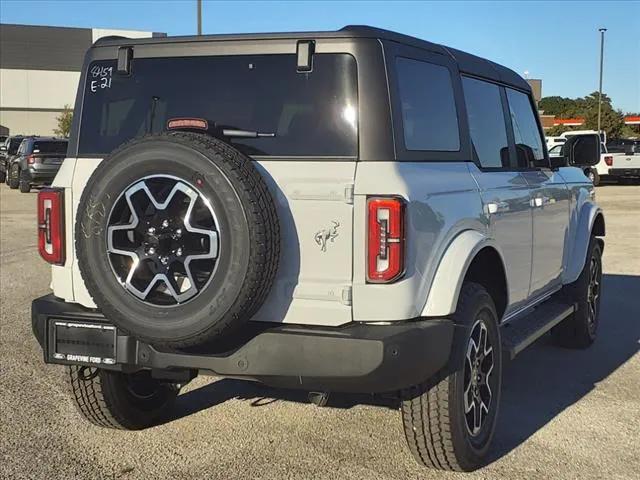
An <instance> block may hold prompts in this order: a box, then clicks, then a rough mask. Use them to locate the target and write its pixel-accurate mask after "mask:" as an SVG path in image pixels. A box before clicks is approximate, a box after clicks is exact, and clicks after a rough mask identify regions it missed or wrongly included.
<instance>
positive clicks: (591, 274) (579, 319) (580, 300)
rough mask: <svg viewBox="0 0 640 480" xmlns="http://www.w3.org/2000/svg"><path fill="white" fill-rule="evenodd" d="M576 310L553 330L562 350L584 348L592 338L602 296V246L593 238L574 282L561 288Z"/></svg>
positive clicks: (589, 343) (592, 340)
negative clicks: (580, 270)
mask: <svg viewBox="0 0 640 480" xmlns="http://www.w3.org/2000/svg"><path fill="white" fill-rule="evenodd" d="M563 293H564V295H565V296H566V297H567V299H568V300H569V301H570V302H572V303H574V304H575V305H576V307H577V309H576V311H575V312H574V313H573V314H572V315H571V316H569V317H567V318H566V319H565V320H563V321H562V322H561V323H560V324H559V325H558V326H556V327H555V328H554V329H553V336H554V339H555V341H556V343H557V344H558V345H560V346H562V347H565V348H587V347H589V346H590V345H591V344H592V343H593V342H594V340H595V339H596V334H597V331H598V324H599V317H600V298H601V296H602V247H601V246H600V242H599V241H598V239H597V238H596V237H594V236H592V237H591V240H590V241H589V247H588V249H587V257H586V260H585V263H584V267H582V272H581V273H580V276H579V277H578V279H577V280H576V281H575V282H573V283H571V284H569V285H566V286H565V287H564V289H563Z"/></svg>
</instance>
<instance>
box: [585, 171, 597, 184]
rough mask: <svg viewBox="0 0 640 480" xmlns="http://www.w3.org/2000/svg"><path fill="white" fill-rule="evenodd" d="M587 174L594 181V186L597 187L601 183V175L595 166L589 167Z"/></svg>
mask: <svg viewBox="0 0 640 480" xmlns="http://www.w3.org/2000/svg"><path fill="white" fill-rule="evenodd" d="M586 174H587V178H588V179H589V180H591V183H593V186H594V187H597V186H598V185H600V175H598V172H597V171H596V169H595V168H590V169H588V171H587V172H586Z"/></svg>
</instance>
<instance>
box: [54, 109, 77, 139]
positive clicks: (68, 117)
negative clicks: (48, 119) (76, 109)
mask: <svg viewBox="0 0 640 480" xmlns="http://www.w3.org/2000/svg"><path fill="white" fill-rule="evenodd" d="M56 121H57V122H58V127H57V128H56V129H55V130H54V133H55V134H56V135H58V136H60V137H68V136H69V134H70V133H71V122H72V121H73V110H71V107H69V105H65V106H64V110H63V111H62V112H60V115H58V118H56Z"/></svg>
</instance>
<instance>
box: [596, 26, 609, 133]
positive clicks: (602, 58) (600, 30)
mask: <svg viewBox="0 0 640 480" xmlns="http://www.w3.org/2000/svg"><path fill="white" fill-rule="evenodd" d="M598 31H599V32H600V89H599V90H598V133H600V131H601V130H600V128H601V125H600V120H601V116H602V64H603V61H604V32H606V31H607V29H606V28H599V29H598Z"/></svg>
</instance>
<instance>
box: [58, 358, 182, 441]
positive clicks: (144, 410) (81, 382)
mask: <svg viewBox="0 0 640 480" xmlns="http://www.w3.org/2000/svg"><path fill="white" fill-rule="evenodd" d="M69 380H70V385H71V393H72V396H73V400H74V401H75V404H76V406H77V407H78V409H79V410H80V413H82V415H83V416H84V417H85V418H86V419H87V420H88V421H89V422H91V423H93V424H95V425H98V426H100V427H107V428H115V429H120V430H141V429H143V428H148V427H152V426H154V425H157V424H158V423H159V421H160V420H161V419H162V417H163V416H164V415H166V413H167V412H168V410H170V409H171V407H172V405H173V402H174V400H175V398H176V396H177V395H178V390H179V389H178V387H177V385H175V384H172V383H164V382H161V381H159V380H157V379H154V378H152V377H151V375H150V373H149V372H148V371H141V372H136V373H131V374H125V373H120V372H112V371H109V370H103V369H100V368H91V367H77V366H72V367H69Z"/></svg>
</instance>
